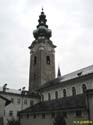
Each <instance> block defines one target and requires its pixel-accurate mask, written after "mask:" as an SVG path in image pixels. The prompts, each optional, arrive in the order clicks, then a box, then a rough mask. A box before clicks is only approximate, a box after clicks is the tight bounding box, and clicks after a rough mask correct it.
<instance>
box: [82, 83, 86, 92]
mask: <svg viewBox="0 0 93 125" xmlns="http://www.w3.org/2000/svg"><path fill="white" fill-rule="evenodd" d="M82 90H83V93H85V92H86V90H87V87H86V85H85V84H83V85H82Z"/></svg>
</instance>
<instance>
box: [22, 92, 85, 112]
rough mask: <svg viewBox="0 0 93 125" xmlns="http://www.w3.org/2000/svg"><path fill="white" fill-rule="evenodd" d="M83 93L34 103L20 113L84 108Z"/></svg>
mask: <svg viewBox="0 0 93 125" xmlns="http://www.w3.org/2000/svg"><path fill="white" fill-rule="evenodd" d="M85 105H86V103H85V95H84V94H80V95H76V96H70V97H64V98H61V99H56V100H51V101H44V102H40V103H37V104H35V105H34V106H32V107H30V108H27V109H25V110H23V111H21V112H20V113H28V112H29V113H32V114H33V113H39V112H40V113H42V112H48V111H57V110H72V109H75V110H76V109H80V108H81V109H82V108H85Z"/></svg>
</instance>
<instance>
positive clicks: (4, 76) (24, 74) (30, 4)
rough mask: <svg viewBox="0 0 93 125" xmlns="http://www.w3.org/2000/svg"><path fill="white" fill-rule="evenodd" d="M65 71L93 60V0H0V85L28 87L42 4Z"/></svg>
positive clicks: (57, 54) (62, 70)
mask: <svg viewBox="0 0 93 125" xmlns="http://www.w3.org/2000/svg"><path fill="white" fill-rule="evenodd" d="M42 6H43V7H44V12H45V14H46V16H47V20H48V21H47V24H48V25H49V28H50V29H52V38H51V40H52V41H53V42H54V44H55V45H57V49H56V69H57V67H58V64H59V65H60V68H61V72H62V75H63V74H67V73H69V72H72V71H75V70H77V69H80V68H83V67H86V66H89V65H92V64H93V56H92V53H93V0H0V86H3V84H4V83H7V84H8V87H10V88H16V89H18V88H21V87H22V86H26V87H27V88H28V81H29V80H28V79H29V63H30V61H29V58H30V54H29V49H28V46H29V45H30V44H31V42H32V41H33V39H34V38H33V35H32V32H33V30H34V29H35V28H36V25H37V24H38V22H37V20H38V16H39V15H40V12H41V8H42Z"/></svg>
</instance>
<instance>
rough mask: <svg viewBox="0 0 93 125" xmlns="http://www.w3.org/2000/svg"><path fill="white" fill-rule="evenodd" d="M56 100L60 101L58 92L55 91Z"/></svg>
mask: <svg viewBox="0 0 93 125" xmlns="http://www.w3.org/2000/svg"><path fill="white" fill-rule="evenodd" d="M55 99H58V91H55Z"/></svg>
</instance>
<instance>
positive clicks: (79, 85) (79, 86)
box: [42, 79, 93, 101]
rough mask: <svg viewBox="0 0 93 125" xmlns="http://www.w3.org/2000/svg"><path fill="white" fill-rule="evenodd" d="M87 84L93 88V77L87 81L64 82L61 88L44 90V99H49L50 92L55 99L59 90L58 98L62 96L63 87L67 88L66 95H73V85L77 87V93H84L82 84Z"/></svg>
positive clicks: (89, 87) (88, 87)
mask: <svg viewBox="0 0 93 125" xmlns="http://www.w3.org/2000/svg"><path fill="white" fill-rule="evenodd" d="M83 84H85V85H86V87H87V89H93V79H89V80H86V81H82V82H81V81H79V82H75V83H74V82H73V83H68V84H63V85H62V86H61V87H59V88H56V89H55V88H54V89H51V90H49V91H48V90H47V91H44V92H42V95H43V96H44V100H45V101H47V100H48V93H50V95H51V100H53V99H55V92H56V91H58V98H62V97H63V89H66V96H72V87H75V88H76V94H77V95H78V94H81V93H83V91H82V85H83Z"/></svg>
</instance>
